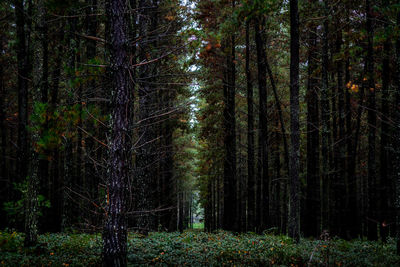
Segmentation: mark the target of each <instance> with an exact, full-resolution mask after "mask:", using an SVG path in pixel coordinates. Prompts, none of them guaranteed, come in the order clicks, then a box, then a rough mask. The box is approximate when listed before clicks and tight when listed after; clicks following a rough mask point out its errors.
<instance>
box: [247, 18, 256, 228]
mask: <svg viewBox="0 0 400 267" xmlns="http://www.w3.org/2000/svg"><path fill="white" fill-rule="evenodd" d="M245 68H246V82H247V210H248V212H247V217H248V219H247V224H248V228H247V230H249V231H253V232H254V231H255V215H256V210H255V208H256V206H255V204H256V200H255V196H256V183H255V175H254V99H253V83H252V82H253V81H252V78H251V71H250V22H249V21H246V67H245Z"/></svg>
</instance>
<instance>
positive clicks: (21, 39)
mask: <svg viewBox="0 0 400 267" xmlns="http://www.w3.org/2000/svg"><path fill="white" fill-rule="evenodd" d="M14 5H15V18H16V28H17V62H18V70H17V71H18V85H17V86H18V142H17V177H18V181H19V182H22V181H24V180H25V179H26V176H27V174H28V173H27V168H26V167H25V166H26V164H27V162H28V158H29V156H28V132H27V126H28V80H29V58H28V49H27V46H26V32H25V29H24V28H25V11H24V8H25V5H24V1H23V0H15V2H14Z"/></svg>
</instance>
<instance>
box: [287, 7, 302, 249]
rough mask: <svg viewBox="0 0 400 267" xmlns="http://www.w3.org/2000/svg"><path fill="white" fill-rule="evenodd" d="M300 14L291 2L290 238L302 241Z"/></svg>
mask: <svg viewBox="0 0 400 267" xmlns="http://www.w3.org/2000/svg"><path fill="white" fill-rule="evenodd" d="M299 46H300V44H299V13H298V3H297V0H290V131H291V135H290V137H291V138H290V140H291V151H290V209H289V236H290V237H291V238H293V239H294V240H295V241H296V242H299V240H300V229H299V226H300V218H299V208H300V196H299V195H300V180H299V171H300V124H299V115H300V114H299V113H300V105H299V61H300V59H299Z"/></svg>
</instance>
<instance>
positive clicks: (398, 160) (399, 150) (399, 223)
mask: <svg viewBox="0 0 400 267" xmlns="http://www.w3.org/2000/svg"><path fill="white" fill-rule="evenodd" d="M397 27H400V12H398V13H397ZM395 66H396V83H397V88H396V91H395V92H396V94H395V95H396V98H395V114H394V120H395V121H394V123H395V124H394V125H395V129H394V130H395V134H394V142H393V143H394V147H393V148H394V154H395V159H394V173H395V177H394V179H395V186H396V194H395V198H396V199H395V210H396V239H397V242H396V243H397V255H400V36H397V40H396V65H395Z"/></svg>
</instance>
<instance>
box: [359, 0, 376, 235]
mask: <svg viewBox="0 0 400 267" xmlns="http://www.w3.org/2000/svg"><path fill="white" fill-rule="evenodd" d="M372 12H373V11H372V7H371V2H370V0H366V15H367V35H368V45H367V56H366V60H365V61H366V62H365V70H366V78H367V81H366V86H367V91H368V180H367V183H366V185H367V190H366V192H365V194H366V195H365V197H366V199H365V204H366V207H365V208H366V211H367V216H368V218H366V219H367V221H368V222H367V224H368V238H369V239H370V240H376V239H377V225H376V223H374V222H373V220H376V219H377V216H376V210H377V208H378V206H377V205H376V203H377V201H378V199H377V198H376V189H377V188H376V173H375V169H376V163H375V136H376V100H375V79H374V48H373V38H374V28H373V25H372V23H373V22H372V19H373V18H372ZM362 219H365V218H362Z"/></svg>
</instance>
